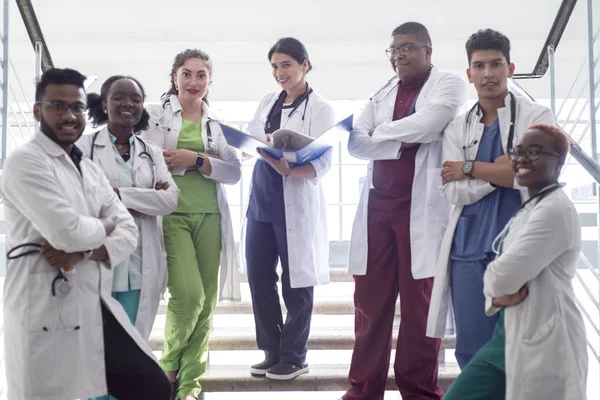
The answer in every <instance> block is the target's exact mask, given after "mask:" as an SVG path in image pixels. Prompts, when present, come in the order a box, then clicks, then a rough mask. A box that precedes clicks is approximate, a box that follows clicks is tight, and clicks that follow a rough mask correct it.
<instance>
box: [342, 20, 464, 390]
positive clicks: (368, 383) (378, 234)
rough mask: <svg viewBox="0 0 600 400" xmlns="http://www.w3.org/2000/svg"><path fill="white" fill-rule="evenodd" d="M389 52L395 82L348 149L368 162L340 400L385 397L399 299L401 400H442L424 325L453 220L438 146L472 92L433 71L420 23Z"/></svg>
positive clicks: (364, 117) (366, 113)
mask: <svg viewBox="0 0 600 400" xmlns="http://www.w3.org/2000/svg"><path fill="white" fill-rule="evenodd" d="M386 53H387V54H388V57H389V61H390V63H391V64H392V67H393V69H394V71H395V72H396V75H397V76H395V77H394V78H393V79H392V80H390V81H389V82H388V84H386V85H385V86H384V87H383V88H382V89H381V90H379V91H378V93H376V94H375V95H374V96H373V97H372V98H371V100H370V101H369V102H368V103H367V104H366V105H365V107H364V109H363V111H362V113H361V114H360V116H359V117H358V118H357V120H356V122H355V125H354V130H353V131H352V133H351V135H350V139H349V142H348V151H349V152H350V154H351V155H353V156H355V157H358V158H362V159H366V160H370V163H369V167H368V175H367V179H366V181H365V184H364V187H363V190H362V195H361V199H360V203H359V205H358V209H357V214H356V218H355V221H354V226H353V229H352V238H351V243H350V260H349V272H350V273H352V274H353V275H355V284H356V287H355V293H354V304H355V308H356V313H355V314H356V316H355V324H356V326H355V336H356V342H355V345H354V352H353V355H352V365H351V367H350V374H349V380H350V383H351V385H352V387H351V388H350V390H348V392H347V393H346V394H345V395H344V397H343V399H344V400H358V399H362V400H382V399H383V394H384V391H385V388H386V382H387V377H388V369H389V360H390V352H391V348H392V326H393V322H394V311H395V304H396V300H397V299H398V294H400V308H401V311H400V312H401V318H402V321H401V324H400V330H399V333H398V342H397V345H396V359H395V362H394V372H395V374H394V375H395V381H396V386H397V387H398V389H399V390H400V393H401V395H402V398H403V399H404V400H415V399H419V400H423V399H435V400H439V399H441V397H442V395H443V392H442V390H441V389H440V387H439V386H438V384H437V383H438V353H439V350H440V345H441V341H440V339H432V338H428V337H426V335H425V328H426V325H427V313H428V310H429V299H430V296H431V288H432V287H433V275H434V273H435V265H436V261H437V257H438V251H439V247H440V243H441V240H442V236H443V233H444V229H445V227H446V224H447V221H448V217H449V214H450V207H449V205H448V204H447V203H446V202H445V201H444V200H443V199H442V198H441V196H440V193H439V186H440V185H441V179H440V172H441V156H442V150H441V139H442V132H443V131H444V128H445V127H446V125H447V124H448V122H450V121H451V120H452V119H453V118H454V117H455V116H456V114H457V113H458V111H459V109H460V108H461V106H462V105H463V103H464V102H465V100H466V90H465V89H466V87H465V84H464V82H463V80H462V79H461V78H460V77H458V76H457V75H456V74H452V73H446V72H441V71H439V70H438V69H437V68H435V67H433V66H432V65H431V54H432V46H431V38H430V36H429V33H428V31H427V29H426V28H425V27H424V26H423V25H421V24H419V23H416V22H408V23H405V24H403V25H400V26H399V27H398V28H396V29H395V30H394V31H393V33H392V38H391V44H390V47H389V48H388V49H387V50H386Z"/></svg>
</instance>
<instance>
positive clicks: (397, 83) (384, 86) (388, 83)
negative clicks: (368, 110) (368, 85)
mask: <svg viewBox="0 0 600 400" xmlns="http://www.w3.org/2000/svg"><path fill="white" fill-rule="evenodd" d="M394 81H396V83H395V84H394V85H393V86H392V87H391V88H390V89H389V90H388V91H387V92H385V94H384V95H383V96H382V97H381V98H380V99H379V100H375V101H373V99H374V98H375V97H376V96H377V95H378V94H379V93H381V92H382V91H383V90H384V89H385V88H387V87H388V86H390V85H391V84H392V82H394ZM399 84H400V79H399V78H398V76H397V75H394V76H392V77H391V78H390V80H389V81H387V82H386V83H385V85H383V86H382V87H380V88H379V89H377V91H376V92H375V93H374V94H373V96H371V97H369V101H370V102H371V103H373V104H379V103H381V102H382V101H383V100H385V99H386V97H388V95H389V94H390V93H392V91H393V90H394V89H396V87H397V86H398V85H399Z"/></svg>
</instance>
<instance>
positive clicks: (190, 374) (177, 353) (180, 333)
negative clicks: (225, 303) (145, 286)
mask: <svg viewBox="0 0 600 400" xmlns="http://www.w3.org/2000/svg"><path fill="white" fill-rule="evenodd" d="M163 231H164V237H165V249H166V251H167V262H168V267H169V281H168V285H167V286H168V289H169V294H170V295H171V297H170V299H169V304H168V306H167V320H166V325H165V345H164V352H163V355H162V359H161V361H160V362H161V365H162V367H163V369H164V370H165V371H179V373H178V376H177V383H178V391H177V397H176V398H177V399H179V398H181V397H184V396H194V397H196V396H198V395H199V394H200V392H201V391H202V386H201V385H200V378H201V377H202V375H203V374H204V373H205V372H206V367H207V359H208V335H209V332H210V328H211V325H212V315H213V311H214V309H215V306H216V304H217V294H218V287H219V283H218V276H219V261H220V254H221V215H220V214H172V215H168V216H165V217H164V220H163Z"/></svg>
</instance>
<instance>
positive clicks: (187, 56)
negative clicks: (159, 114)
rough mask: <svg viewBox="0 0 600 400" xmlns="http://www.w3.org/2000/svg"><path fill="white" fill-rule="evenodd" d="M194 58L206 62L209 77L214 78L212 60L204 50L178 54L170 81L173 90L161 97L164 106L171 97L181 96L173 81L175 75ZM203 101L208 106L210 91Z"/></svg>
mask: <svg viewBox="0 0 600 400" xmlns="http://www.w3.org/2000/svg"><path fill="white" fill-rule="evenodd" d="M192 58H199V59H200V60H202V61H204V64H206V68H207V69H208V73H209V75H210V76H211V77H212V73H213V65H212V59H211V58H210V56H209V55H208V54H207V53H205V52H204V51H202V50H199V49H186V50H184V51H182V52H181V53H179V54H177V55H176V56H175V59H174V60H173V66H172V67H171V73H170V74H169V80H170V81H171V88H170V89H169V90H168V91H167V92H166V93H165V94H163V95H162V96H161V99H162V102H163V105H164V104H165V103H166V102H168V101H169V96H171V95H173V94H174V95H176V96H177V95H179V91H178V90H177V87H176V86H175V82H174V80H173V77H174V76H175V74H177V70H178V69H179V68H181V66H182V65H183V64H185V62H186V61H187V60H191V59H192ZM202 100H204V101H205V102H206V104H208V91H207V92H206V95H205V96H204V97H203V98H202Z"/></svg>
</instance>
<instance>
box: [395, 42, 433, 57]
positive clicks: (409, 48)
mask: <svg viewBox="0 0 600 400" xmlns="http://www.w3.org/2000/svg"><path fill="white" fill-rule="evenodd" d="M425 47H427V45H426V44H407V45H406V46H402V47H398V48H396V47H390V48H389V49H385V55H386V56H387V57H388V58H393V57H396V54H400V55H401V56H409V55H410V53H412V52H413V50H416V49H424V48H425Z"/></svg>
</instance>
